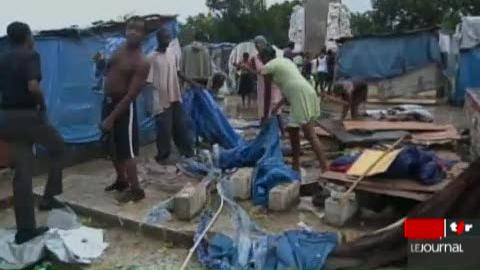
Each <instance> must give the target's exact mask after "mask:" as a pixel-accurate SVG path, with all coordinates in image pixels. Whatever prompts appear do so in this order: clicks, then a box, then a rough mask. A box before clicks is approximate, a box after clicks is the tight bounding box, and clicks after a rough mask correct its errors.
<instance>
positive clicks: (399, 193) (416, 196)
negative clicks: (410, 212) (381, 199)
mask: <svg viewBox="0 0 480 270" xmlns="http://www.w3.org/2000/svg"><path fill="white" fill-rule="evenodd" d="M358 190H363V191H366V192H371V193H375V194H380V195H387V196H391V197H398V198H405V199H411V200H415V201H419V202H424V201H426V200H428V199H430V198H431V197H432V196H433V194H432V193H419V192H411V191H403V190H388V189H377V188H370V187H363V186H358Z"/></svg>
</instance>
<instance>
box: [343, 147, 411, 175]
mask: <svg viewBox="0 0 480 270" xmlns="http://www.w3.org/2000/svg"><path fill="white" fill-rule="evenodd" d="M401 151H402V149H398V150H395V151H393V152H391V153H388V154H386V156H384V157H383V158H382V160H380V161H378V160H379V159H380V158H381V157H382V155H385V151H378V150H370V149H366V150H365V151H363V153H362V155H361V156H360V157H359V158H358V159H357V160H356V161H355V163H353V165H352V167H351V168H350V170H348V172H347V174H348V175H352V176H361V175H364V174H365V173H366V170H367V169H368V168H370V167H371V166H373V165H374V164H373V163H375V162H378V164H377V165H375V166H374V167H373V169H372V170H371V171H370V172H369V173H368V174H367V175H366V176H373V175H378V174H382V173H384V172H386V171H387V170H388V168H390V165H392V163H393V162H394V161H395V159H396V158H397V157H398V155H399V154H400V152H401Z"/></svg>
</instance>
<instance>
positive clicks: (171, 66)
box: [147, 28, 194, 163]
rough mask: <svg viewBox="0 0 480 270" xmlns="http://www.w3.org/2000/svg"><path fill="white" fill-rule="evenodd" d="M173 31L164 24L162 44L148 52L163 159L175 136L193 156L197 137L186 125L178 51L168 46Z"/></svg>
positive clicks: (182, 151) (181, 148)
mask: <svg viewBox="0 0 480 270" xmlns="http://www.w3.org/2000/svg"><path fill="white" fill-rule="evenodd" d="M170 41H171V36H170V33H169V32H168V31H167V30H166V29H165V28H161V29H159V30H158V32H157V43H158V47H157V50H156V51H155V52H152V53H151V54H150V55H149V56H148V61H149V63H150V73H149V75H148V78H147V82H148V83H151V84H152V85H153V87H154V88H155V91H154V93H153V97H154V98H153V102H154V105H153V108H154V113H155V115H156V116H155V121H156V129H157V156H156V157H155V160H156V161H157V162H159V163H163V162H164V161H165V160H167V159H168V157H169V156H170V148H171V147H170V146H171V139H172V136H173V141H174V142H175V145H176V146H177V148H178V150H179V151H180V154H181V155H182V156H184V157H192V156H193V154H194V153H193V141H194V140H193V137H192V135H191V132H190V130H189V129H188V128H187V126H186V121H185V112H184V110H183V108H182V93H181V91H180V83H179V78H178V65H177V62H176V59H175V55H174V54H173V53H172V52H171V50H170V49H169V48H168V47H169V44H170Z"/></svg>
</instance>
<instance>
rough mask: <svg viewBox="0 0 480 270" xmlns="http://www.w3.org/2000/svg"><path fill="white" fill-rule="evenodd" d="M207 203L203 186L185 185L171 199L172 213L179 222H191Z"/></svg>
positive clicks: (204, 186) (205, 189)
mask: <svg viewBox="0 0 480 270" xmlns="http://www.w3.org/2000/svg"><path fill="white" fill-rule="evenodd" d="M206 202H207V188H206V185H204V184H202V183H201V184H199V185H196V186H192V185H187V186H186V187H184V188H183V189H182V191H180V192H179V193H178V194H177V195H176V196H175V197H174V199H173V208H174V210H173V212H174V214H175V216H176V217H177V218H178V219H179V220H183V221H190V220H192V219H193V218H194V217H195V216H196V215H197V214H198V213H200V211H201V210H202V209H203V207H204V206H205V203H206Z"/></svg>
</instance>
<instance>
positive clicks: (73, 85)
mask: <svg viewBox="0 0 480 270" xmlns="http://www.w3.org/2000/svg"><path fill="white" fill-rule="evenodd" d="M176 25H177V23H176V20H175V19H172V20H171V21H169V22H167V24H166V27H168V28H169V29H171V31H172V33H173V34H174V35H175V34H176V32H177V27H176ZM122 41H123V38H122V37H121V36H120V35H119V34H116V33H106V34H105V35H102V36H81V37H80V38H78V37H72V38H68V37H62V36H60V35H59V36H39V37H36V38H35V47H36V50H37V51H38V52H39V54H40V56H41V61H42V74H43V77H42V82H41V86H42V89H43V91H44V95H45V99H46V103H47V108H48V116H49V119H50V121H51V122H52V124H53V125H54V126H55V128H57V129H58V131H59V132H60V133H61V135H62V136H63V138H64V140H65V142H67V143H88V142H93V141H97V140H98V139H99V138H100V131H99V129H98V124H99V123H100V121H101V104H102V100H103V93H102V92H101V91H93V89H94V87H95V86H98V78H96V76H95V72H96V68H95V64H94V61H93V56H94V55H95V54H96V53H97V52H103V53H107V55H108V54H109V53H111V52H112V51H113V50H114V49H115V48H117V47H118V45H119V44H121V42H122ZM1 42H2V44H0V50H1V49H4V48H5V46H6V41H5V39H2V40H1ZM155 47H156V40H155V38H154V35H153V34H151V35H150V36H149V37H148V38H147V40H146V42H145V44H144V51H145V52H150V51H152V50H153V49H154V48H155ZM145 99H146V98H145V97H144V96H143V95H141V96H140V97H139V98H138V100H137V111H138V120H139V128H140V134H141V136H142V137H152V138H153V136H154V135H153V134H154V122H153V119H152V118H151V117H150V116H149V115H148V113H147V112H146V109H145Z"/></svg>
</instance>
